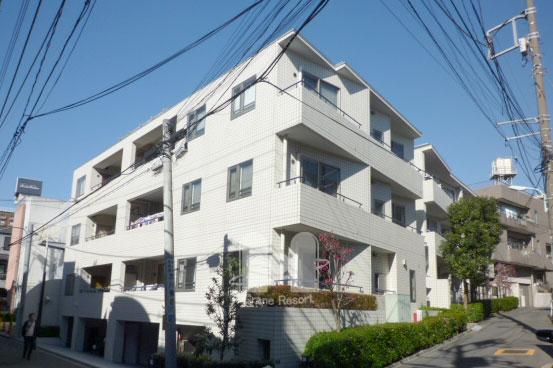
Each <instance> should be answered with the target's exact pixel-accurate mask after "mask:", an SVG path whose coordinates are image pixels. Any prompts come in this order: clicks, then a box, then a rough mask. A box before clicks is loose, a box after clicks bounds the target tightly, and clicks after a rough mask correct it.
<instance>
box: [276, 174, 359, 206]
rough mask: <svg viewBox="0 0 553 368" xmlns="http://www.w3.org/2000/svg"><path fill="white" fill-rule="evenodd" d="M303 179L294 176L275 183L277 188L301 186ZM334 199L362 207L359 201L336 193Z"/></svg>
mask: <svg viewBox="0 0 553 368" xmlns="http://www.w3.org/2000/svg"><path fill="white" fill-rule="evenodd" d="M304 179H305V178H304V177H303V176H296V177H293V178H290V179H287V180H282V181H279V182H277V183H276V184H277V185H278V187H279V188H280V187H282V185H283V184H296V183H301V184H303V182H304ZM312 188H314V189H318V190H319V191H321V192H322V193H325V194H328V195H329V196H332V197H334V196H333V195H332V194H330V193H327V192H325V191H322V190H320V188H317V187H312ZM335 197H336V198H338V199H339V200H341V201H342V202H345V203H346V202H350V203H351V204H354V205H356V206H358V207H359V208H362V207H363V203H361V202H359V201H356V200H355V199H353V198H350V197H347V196H345V195H343V194H341V193H338V192H337V193H336V196H335Z"/></svg>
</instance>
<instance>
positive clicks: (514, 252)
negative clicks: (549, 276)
mask: <svg viewBox="0 0 553 368" xmlns="http://www.w3.org/2000/svg"><path fill="white" fill-rule="evenodd" d="M476 192H477V193H478V195H480V196H483V197H493V198H495V199H497V201H498V204H499V209H500V212H501V225H502V227H503V232H502V233H501V240H500V243H499V244H498V245H497V247H496V249H495V252H494V254H493V260H494V266H495V267H494V270H498V265H500V264H501V265H505V264H507V265H511V266H512V267H511V269H512V271H514V272H511V274H510V275H506V274H504V276H507V277H506V279H507V280H506V281H504V282H503V284H505V285H508V286H507V287H505V285H503V286H502V285H501V283H502V282H501V281H500V282H499V284H498V283H497V277H494V276H495V275H493V274H492V275H491V278H495V279H496V281H494V282H493V283H492V284H493V285H494V287H493V290H491V291H490V294H491V295H492V296H497V295H498V294H500V295H502V294H504V293H506V294H507V295H514V296H516V297H518V298H519V299H520V305H522V306H534V307H548V306H549V303H550V302H551V285H549V284H548V283H547V280H546V273H548V272H550V271H553V262H552V258H551V257H552V254H551V240H550V239H551V238H550V236H549V226H548V220H547V213H545V211H544V202H543V197H535V196H531V195H529V194H527V193H525V192H521V191H518V190H514V189H511V188H509V187H508V186H507V185H505V184H502V183H499V182H498V183H496V184H494V185H492V186H490V187H487V188H483V189H479V190H477V191H476ZM500 268H501V266H500ZM513 273H514V274H513Z"/></svg>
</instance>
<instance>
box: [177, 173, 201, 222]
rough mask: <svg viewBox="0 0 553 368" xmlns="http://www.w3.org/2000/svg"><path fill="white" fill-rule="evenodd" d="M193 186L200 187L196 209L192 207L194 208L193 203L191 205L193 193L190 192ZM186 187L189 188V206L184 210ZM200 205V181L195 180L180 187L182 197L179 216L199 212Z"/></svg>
mask: <svg viewBox="0 0 553 368" xmlns="http://www.w3.org/2000/svg"><path fill="white" fill-rule="evenodd" d="M195 184H199V186H200V201H199V202H198V206H197V207H193V206H194V203H192V199H193V198H194V193H193V192H192V189H193V188H194V185H195ZM187 187H190V191H189V193H190V196H189V201H190V202H189V205H188V208H185V204H186V198H185V193H186V188H187ZM201 203H202V179H201V178H200V179H196V180H193V181H190V182H188V183H185V184H183V185H182V195H181V215H182V214H185V213H190V212H195V211H199V210H200V208H201Z"/></svg>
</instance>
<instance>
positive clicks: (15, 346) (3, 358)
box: [0, 337, 83, 368]
mask: <svg viewBox="0 0 553 368" xmlns="http://www.w3.org/2000/svg"><path fill="white" fill-rule="evenodd" d="M22 348H23V345H22V343H20V342H19V341H15V340H13V339H8V338H5V337H0V367H17V368H20V367H21V368H83V366H82V365H79V364H76V363H72V362H70V361H68V360H65V359H62V358H59V357H57V356H55V355H52V354H48V353H45V352H42V351H40V350H35V351H33V353H32V355H31V360H29V361H28V360H26V359H21V354H22Z"/></svg>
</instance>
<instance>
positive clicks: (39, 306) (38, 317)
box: [36, 238, 49, 328]
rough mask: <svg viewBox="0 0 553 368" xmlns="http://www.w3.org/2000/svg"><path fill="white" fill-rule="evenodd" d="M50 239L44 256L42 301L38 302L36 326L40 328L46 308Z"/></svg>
mask: <svg viewBox="0 0 553 368" xmlns="http://www.w3.org/2000/svg"><path fill="white" fill-rule="evenodd" d="M48 240H49V239H48V238H46V253H45V254H44V266H43V267H42V283H41V284H40V299H39V301H38V315H37V318H36V325H37V327H38V328H40V324H41V322H42V309H43V308H44V306H43V305H44V289H46V285H45V284H46V268H47V267H48V245H49V244H48V243H49V242H48Z"/></svg>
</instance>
